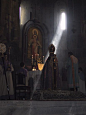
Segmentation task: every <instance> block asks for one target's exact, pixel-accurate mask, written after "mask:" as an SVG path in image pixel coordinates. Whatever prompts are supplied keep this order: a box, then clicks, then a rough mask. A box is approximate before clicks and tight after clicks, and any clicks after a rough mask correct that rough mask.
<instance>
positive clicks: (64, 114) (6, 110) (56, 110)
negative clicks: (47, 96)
mask: <svg viewBox="0 0 86 115" xmlns="http://www.w3.org/2000/svg"><path fill="white" fill-rule="evenodd" d="M0 115H86V101H16V100H11V101H9V100H8V101H0Z"/></svg>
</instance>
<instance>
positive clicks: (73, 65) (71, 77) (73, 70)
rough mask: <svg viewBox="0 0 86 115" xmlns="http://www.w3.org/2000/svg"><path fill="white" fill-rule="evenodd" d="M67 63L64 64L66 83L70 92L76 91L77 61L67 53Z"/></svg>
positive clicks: (77, 81) (77, 78) (71, 54)
mask: <svg viewBox="0 0 86 115" xmlns="http://www.w3.org/2000/svg"><path fill="white" fill-rule="evenodd" d="M68 56H69V58H68V61H67V63H66V68H67V73H68V83H69V88H70V90H71V91H77V88H78V87H79V77H78V59H77V58H76V57H75V56H74V55H73V53H72V52H68Z"/></svg>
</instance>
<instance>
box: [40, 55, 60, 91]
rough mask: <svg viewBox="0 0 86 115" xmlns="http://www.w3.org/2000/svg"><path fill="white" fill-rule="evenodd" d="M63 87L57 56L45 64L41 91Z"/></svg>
mask: <svg viewBox="0 0 86 115" xmlns="http://www.w3.org/2000/svg"><path fill="white" fill-rule="evenodd" d="M60 87H61V83H60V78H59V68H58V60H57V57H56V55H55V54H53V55H52V56H49V57H48V59H47V61H46V62H45V65H44V68H43V71H42V75H41V89H44V90H56V89H59V88H60Z"/></svg>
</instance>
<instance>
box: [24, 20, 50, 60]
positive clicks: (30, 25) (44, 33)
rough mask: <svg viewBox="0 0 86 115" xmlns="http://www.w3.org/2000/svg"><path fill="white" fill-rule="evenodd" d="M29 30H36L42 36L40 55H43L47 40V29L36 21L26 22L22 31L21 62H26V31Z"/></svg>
mask: <svg viewBox="0 0 86 115" xmlns="http://www.w3.org/2000/svg"><path fill="white" fill-rule="evenodd" d="M30 28H37V29H38V30H39V31H40V33H41V36H42V46H43V48H42V55H45V46H46V39H48V33H49V32H48V28H47V26H46V25H45V24H43V23H40V22H38V20H28V21H27V22H26V23H25V25H24V27H23V30H22V55H23V61H24V62H28V54H27V50H28V44H27V42H28V31H29V29H30Z"/></svg>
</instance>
